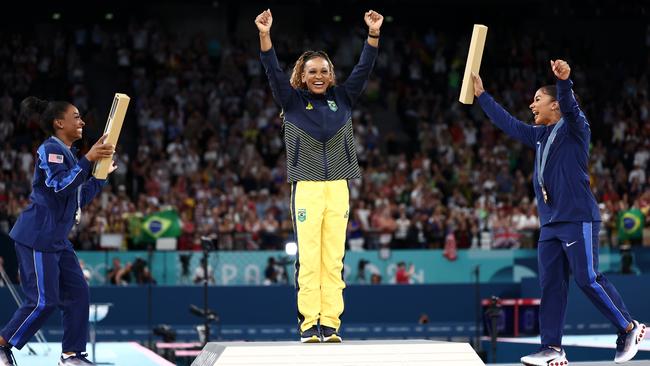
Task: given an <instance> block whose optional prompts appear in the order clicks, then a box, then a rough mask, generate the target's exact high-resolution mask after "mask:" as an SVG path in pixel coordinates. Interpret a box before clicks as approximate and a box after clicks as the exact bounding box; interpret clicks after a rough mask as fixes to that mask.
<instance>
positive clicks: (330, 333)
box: [320, 325, 343, 343]
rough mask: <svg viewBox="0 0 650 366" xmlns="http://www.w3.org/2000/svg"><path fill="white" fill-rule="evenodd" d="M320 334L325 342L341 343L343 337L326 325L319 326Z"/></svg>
mask: <svg viewBox="0 0 650 366" xmlns="http://www.w3.org/2000/svg"><path fill="white" fill-rule="evenodd" d="M320 331H321V334H322V335H323V342H325V343H341V342H343V338H341V336H340V335H339V333H338V332H337V331H336V329H334V328H332V327H328V326H327V325H321V326H320Z"/></svg>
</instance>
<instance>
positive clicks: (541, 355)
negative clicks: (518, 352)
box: [521, 346, 569, 366]
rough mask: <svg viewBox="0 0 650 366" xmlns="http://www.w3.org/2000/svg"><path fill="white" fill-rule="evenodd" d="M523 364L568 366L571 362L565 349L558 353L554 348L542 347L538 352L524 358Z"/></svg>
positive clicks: (529, 365)
mask: <svg viewBox="0 0 650 366" xmlns="http://www.w3.org/2000/svg"><path fill="white" fill-rule="evenodd" d="M521 363H523V364H524V365H528V366H566V365H568V364H569V361H567V359H566V353H565V352H564V350H563V349H561V350H559V351H557V350H556V349H555V348H553V347H550V346H542V348H541V349H540V350H539V351H538V352H536V353H533V354H531V355H528V356H524V357H522V358H521Z"/></svg>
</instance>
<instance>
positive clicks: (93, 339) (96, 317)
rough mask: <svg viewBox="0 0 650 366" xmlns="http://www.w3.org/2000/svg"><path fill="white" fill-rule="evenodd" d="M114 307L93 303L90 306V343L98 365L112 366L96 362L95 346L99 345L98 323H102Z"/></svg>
mask: <svg viewBox="0 0 650 366" xmlns="http://www.w3.org/2000/svg"><path fill="white" fill-rule="evenodd" d="M111 306H113V304H111V303H93V304H90V309H89V310H90V311H89V312H88V322H89V323H88V325H89V326H90V327H89V328H90V329H89V330H90V343H91V345H92V348H93V359H92V361H93V363H94V364H96V365H112V363H110V362H96V361H95V357H96V356H95V345H96V343H97V330H96V326H97V322H100V321H102V320H104V318H106V315H108V310H109V309H110V308H111Z"/></svg>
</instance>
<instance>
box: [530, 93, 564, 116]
mask: <svg viewBox="0 0 650 366" xmlns="http://www.w3.org/2000/svg"><path fill="white" fill-rule="evenodd" d="M529 108H530V110H531V111H532V112H533V116H534V118H535V124H536V125H548V124H553V123H555V122H557V121H559V120H560V117H561V113H560V106H559V103H558V101H557V100H556V99H555V97H554V96H553V95H551V94H549V91H548V90H547V89H546V88H545V87H542V88H539V89H538V90H537V92H536V93H535V97H533V102H532V103H531V104H530V106H529Z"/></svg>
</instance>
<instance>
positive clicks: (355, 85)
mask: <svg viewBox="0 0 650 366" xmlns="http://www.w3.org/2000/svg"><path fill="white" fill-rule="evenodd" d="M363 19H364V21H365V22H366V25H367V26H368V39H367V41H366V43H367V44H365V45H364V46H363V51H361V56H360V57H359V62H358V63H357V64H356V65H355V66H354V69H352V72H351V73H350V76H349V77H348V79H347V80H346V81H345V83H344V84H343V87H344V88H345V91H346V93H347V95H348V98H350V101H351V102H352V104H354V103H355V102H356V100H357V98H358V97H359V95H361V92H363V89H364V87H365V85H366V81H368V77H369V76H370V72H371V71H372V68H373V66H374V65H375V60H376V59H377V47H379V33H380V29H381V25H382V24H383V22H384V17H383V16H382V15H381V14H379V13H377V12H376V11H374V10H368V11H367V12H366V13H365V14H364V16H363Z"/></svg>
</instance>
